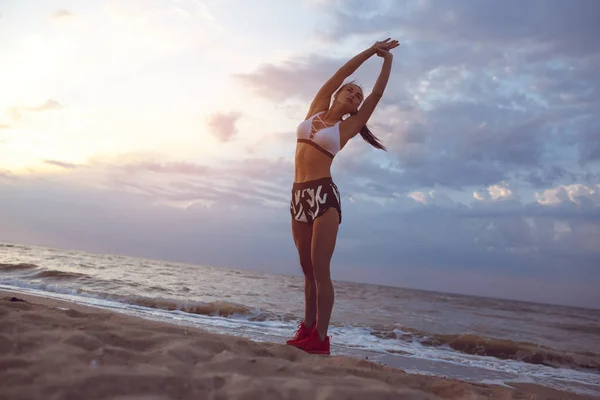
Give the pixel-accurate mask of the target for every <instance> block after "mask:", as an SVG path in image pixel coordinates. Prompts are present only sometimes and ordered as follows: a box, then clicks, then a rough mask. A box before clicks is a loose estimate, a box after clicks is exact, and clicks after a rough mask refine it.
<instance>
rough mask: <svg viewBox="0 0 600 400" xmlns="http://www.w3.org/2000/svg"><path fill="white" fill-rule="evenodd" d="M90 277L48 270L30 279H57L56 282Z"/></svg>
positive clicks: (76, 273)
mask: <svg viewBox="0 0 600 400" xmlns="http://www.w3.org/2000/svg"><path fill="white" fill-rule="evenodd" d="M89 277H90V276H89V275H86V274H80V273H78V272H67V271H57V270H46V271H41V272H38V273H37V274H35V275H31V276H30V277H29V278H30V279H55V280H69V279H82V278H89Z"/></svg>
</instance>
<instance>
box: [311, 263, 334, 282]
mask: <svg viewBox="0 0 600 400" xmlns="http://www.w3.org/2000/svg"><path fill="white" fill-rule="evenodd" d="M313 271H314V272H313V273H314V276H315V281H316V282H317V285H318V284H319V283H323V282H329V281H331V272H330V270H329V265H316V266H315V267H314V268H313Z"/></svg>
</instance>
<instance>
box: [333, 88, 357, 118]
mask: <svg viewBox="0 0 600 400" xmlns="http://www.w3.org/2000/svg"><path fill="white" fill-rule="evenodd" d="M336 100H337V101H338V102H339V103H341V104H342V105H343V106H344V108H347V109H348V112H355V111H356V110H358V107H359V106H360V104H361V103H362V101H363V91H362V89H361V88H360V87H358V86H357V85H354V84H348V85H346V86H344V87H342V89H341V90H340V91H339V93H338V95H337V97H336Z"/></svg>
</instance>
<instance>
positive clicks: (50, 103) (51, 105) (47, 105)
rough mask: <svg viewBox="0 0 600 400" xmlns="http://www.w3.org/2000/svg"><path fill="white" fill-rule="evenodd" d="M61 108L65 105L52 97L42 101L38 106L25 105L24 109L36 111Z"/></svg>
mask: <svg viewBox="0 0 600 400" xmlns="http://www.w3.org/2000/svg"><path fill="white" fill-rule="evenodd" d="M60 108H63V105H62V104H60V103H59V102H58V101H56V100H52V99H48V100H46V101H45V102H44V103H42V104H40V105H38V106H33V107H23V109H25V110H27V111H34V112H39V111H49V110H58V109H60Z"/></svg>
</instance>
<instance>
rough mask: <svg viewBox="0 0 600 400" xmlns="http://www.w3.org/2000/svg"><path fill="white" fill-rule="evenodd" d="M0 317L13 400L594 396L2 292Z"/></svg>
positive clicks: (3, 388)
mask: <svg viewBox="0 0 600 400" xmlns="http://www.w3.org/2000/svg"><path fill="white" fill-rule="evenodd" d="M13 297H14V298H16V299H20V300H22V301H11V299H12V298H13ZM0 320H1V321H2V322H3V323H2V324H0V338H1V339H2V340H1V341H0V369H1V370H3V371H5V372H3V374H0V375H3V376H2V377H0V392H1V393H4V394H5V395H6V396H8V397H7V398H11V399H12V398H15V399H21V398H23V399H25V398H28V399H36V398H47V397H58V398H63V397H77V398H79V397H81V398H89V399H101V398H108V397H114V396H120V395H123V396H125V395H129V396H148V398H152V399H163V398H164V399H167V398H183V399H187V398H190V399H191V398H203V396H205V397H207V398H215V399H220V398H223V399H249V398H261V399H262V398H264V399H280V398H281V399H284V398H286V399H314V398H318V399H359V398H361V399H362V398H369V399H380V398H381V399H392V398H394V399H395V398H403V397H410V398H414V399H437V398H441V399H444V398H448V399H455V398H470V399H478V398H481V399H577V400H579V399H598V397H591V396H587V395H581V394H576V393H572V392H562V391H558V390H555V389H551V388H547V387H543V386H539V385H535V384H529V383H513V382H509V383H506V386H502V385H499V384H498V385H496V384H474V383H468V382H465V381H461V380H458V379H454V378H442V377H436V376H429V375H419V374H411V373H407V372H404V371H403V370H401V369H398V368H393V367H390V366H385V365H381V364H379V363H374V362H371V361H367V360H362V359H359V358H354V357H349V356H338V355H332V356H315V355H310V354H307V353H304V352H303V351H301V350H299V349H296V348H293V347H290V346H286V345H285V344H283V343H264V342H263V343H258V342H254V341H251V340H249V339H244V338H241V337H237V336H230V335H225V334H215V333H209V332H206V331H204V330H202V329H200V328H195V327H187V326H179V325H174V324H169V323H167V322H162V321H153V320H148V319H144V318H141V317H136V316H131V315H125V314H122V313H119V312H115V311H110V310H106V309H102V308H98V307H93V306H90V305H84V304H79V303H77V302H71V301H66V300H57V299H53V298H46V297H43V296H37V295H31V294H25V293H21V292H18V291H5V290H0ZM84 391H86V392H87V393H86V394H85V395H84ZM0 397H1V396H0ZM138 398H139V397H138Z"/></svg>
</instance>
